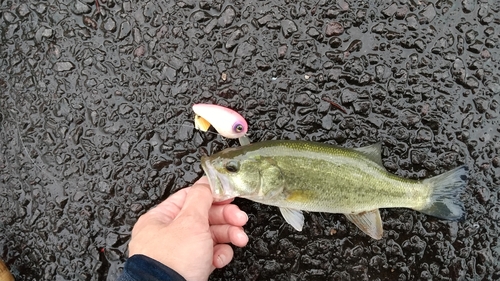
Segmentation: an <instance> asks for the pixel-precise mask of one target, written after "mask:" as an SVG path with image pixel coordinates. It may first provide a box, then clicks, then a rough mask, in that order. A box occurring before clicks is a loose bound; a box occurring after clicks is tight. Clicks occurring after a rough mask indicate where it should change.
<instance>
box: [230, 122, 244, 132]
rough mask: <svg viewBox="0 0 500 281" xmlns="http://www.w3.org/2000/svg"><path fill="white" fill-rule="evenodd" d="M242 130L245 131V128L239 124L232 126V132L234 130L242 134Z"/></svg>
mask: <svg viewBox="0 0 500 281" xmlns="http://www.w3.org/2000/svg"><path fill="white" fill-rule="evenodd" d="M243 129H245V127H243V125H242V124H240V123H236V124H234V126H233V130H234V131H235V132H236V133H241V132H243Z"/></svg>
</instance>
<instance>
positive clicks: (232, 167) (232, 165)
mask: <svg viewBox="0 0 500 281" xmlns="http://www.w3.org/2000/svg"><path fill="white" fill-rule="evenodd" d="M239 169H240V164H239V163H238V162H237V161H229V162H227V163H226V170H227V171H228V172H230V173H236V172H238V170H239Z"/></svg>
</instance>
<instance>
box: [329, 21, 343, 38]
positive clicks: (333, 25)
mask: <svg viewBox="0 0 500 281" xmlns="http://www.w3.org/2000/svg"><path fill="white" fill-rule="evenodd" d="M342 33H344V27H343V26H342V24H341V23H340V22H336V21H332V22H329V23H327V24H326V26H325V34H326V36H327V37H332V36H339V35H341V34H342Z"/></svg>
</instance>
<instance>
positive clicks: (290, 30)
mask: <svg viewBox="0 0 500 281" xmlns="http://www.w3.org/2000/svg"><path fill="white" fill-rule="evenodd" d="M297 30H298V28H297V25H296V24H295V22H293V21H291V20H282V21H281V32H282V33H283V36H285V38H288V37H290V36H292V34H294V33H295V32H297Z"/></svg>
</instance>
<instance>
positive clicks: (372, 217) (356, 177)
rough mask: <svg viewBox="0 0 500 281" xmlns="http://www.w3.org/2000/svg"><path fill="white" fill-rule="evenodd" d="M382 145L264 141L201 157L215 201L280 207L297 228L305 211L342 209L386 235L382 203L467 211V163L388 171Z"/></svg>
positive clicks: (451, 214) (439, 212)
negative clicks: (410, 173) (428, 172)
mask: <svg viewBox="0 0 500 281" xmlns="http://www.w3.org/2000/svg"><path fill="white" fill-rule="evenodd" d="M380 155H381V153H380V144H375V145H371V146H367V147H362V148H354V149H348V148H342V147H337V146H333V145H328V144H321V143H315V142H307V141H285V140H277V141H264V142H259V143H253V144H249V145H246V146H242V147H235V148H228V149H225V150H223V151H221V152H219V153H216V154H214V155H212V156H204V157H202V158H201V165H202V167H203V170H204V171H205V173H206V174H207V176H208V178H209V181H210V186H211V188H212V192H213V196H214V198H215V200H216V201H222V200H226V199H229V198H233V197H242V198H247V199H249V200H252V201H255V202H259V203H263V204H267V205H273V206H277V207H279V208H280V211H281V213H282V214H283V217H284V218H285V220H286V221H287V222H288V223H290V224H291V225H292V226H293V227H294V228H295V229H297V230H298V231H301V230H302V227H303V225H304V216H303V214H302V211H309V212H327V213H342V214H344V215H345V216H346V217H347V218H348V219H349V220H350V221H352V222H353V223H354V224H355V225H356V226H358V227H359V228H360V229H361V230H362V231H363V232H364V233H366V234H367V235H369V236H371V237H373V238H375V239H381V238H382V234H383V228H382V220H381V218H380V213H379V208H410V209H413V210H417V211H419V212H422V213H424V214H427V215H431V216H435V217H438V218H441V219H447V220H458V219H460V218H462V217H463V216H464V206H463V203H462V202H461V201H460V198H459V196H460V193H461V192H462V191H463V189H464V188H465V186H466V183H467V166H461V167H458V168H455V169H453V170H451V171H449V172H446V173H444V174H441V175H438V176H436V177H433V178H429V179H425V180H412V179H406V178H401V177H398V176H396V175H394V174H391V173H389V172H387V170H386V169H385V168H384V167H383V165H382V160H381V156H380Z"/></svg>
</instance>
